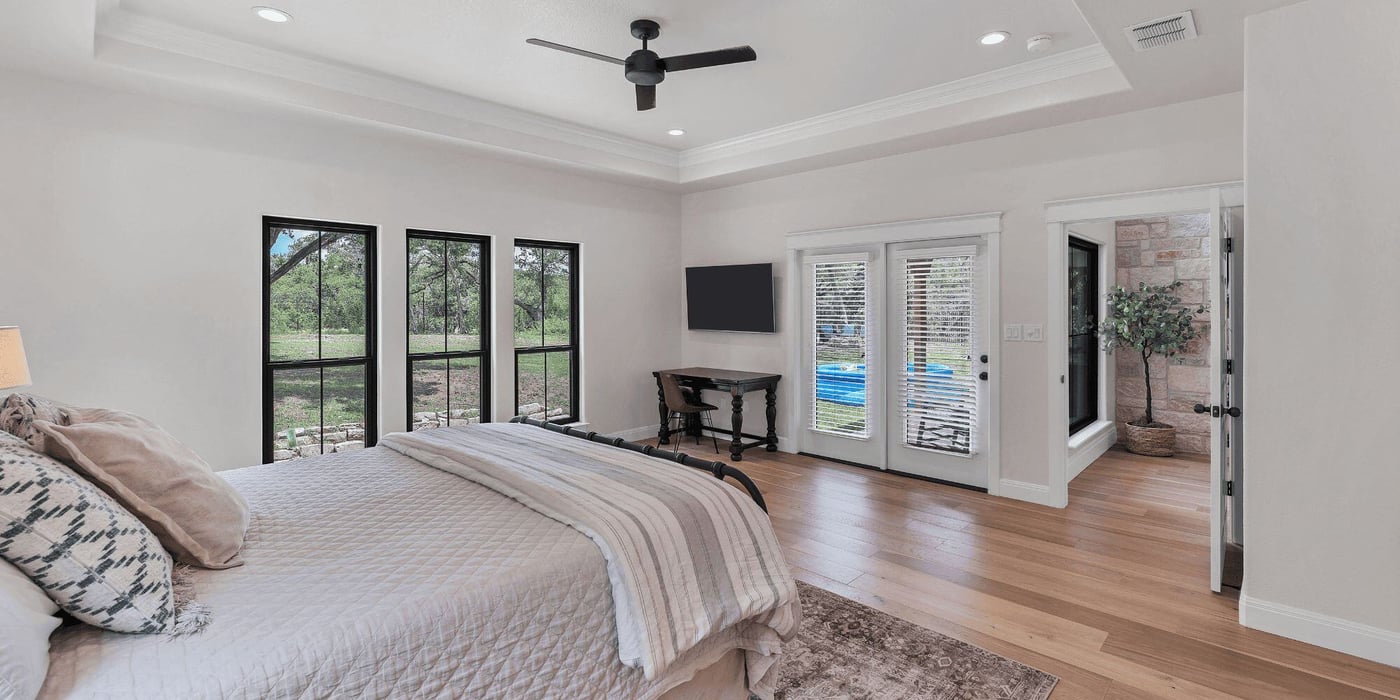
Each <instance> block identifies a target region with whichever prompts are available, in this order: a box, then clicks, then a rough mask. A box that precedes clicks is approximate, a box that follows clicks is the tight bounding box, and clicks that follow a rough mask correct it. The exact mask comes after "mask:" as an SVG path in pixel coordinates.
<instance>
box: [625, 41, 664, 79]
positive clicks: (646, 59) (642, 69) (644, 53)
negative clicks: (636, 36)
mask: <svg viewBox="0 0 1400 700" xmlns="http://www.w3.org/2000/svg"><path fill="white" fill-rule="evenodd" d="M623 70H624V71H625V73H626V75H627V80H629V81H631V82H633V83H636V84H637V85H655V84H657V83H659V82H661V81H663V80H665V79H666V71H665V70H664V69H662V67H661V57H660V56H657V55H656V52H655V51H649V50H647V49H638V50H636V51H633V52H632V55H631V56H628V57H627V61H626V63H624V64H623Z"/></svg>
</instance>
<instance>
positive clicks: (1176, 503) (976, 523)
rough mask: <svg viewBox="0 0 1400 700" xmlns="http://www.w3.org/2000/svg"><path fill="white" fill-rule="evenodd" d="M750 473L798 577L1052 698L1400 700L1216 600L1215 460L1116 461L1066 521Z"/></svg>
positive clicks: (1090, 475) (1389, 676) (1025, 509)
mask: <svg viewBox="0 0 1400 700" xmlns="http://www.w3.org/2000/svg"><path fill="white" fill-rule="evenodd" d="M709 447H710V445H709V441H708V440H707V441H706V442H705V443H704V444H703V445H702V446H701V447H700V448H699V449H697V448H696V447H695V446H694V444H691V445H687V446H684V447H683V449H685V450H686V451H689V452H693V453H694V454H695V455H696V456H703V457H705V458H707V459H713V458H714V453H713V452H712V451H710V449H709ZM737 466H739V467H740V468H742V469H743V470H744V471H745V472H747V473H748V474H749V476H751V477H752V478H753V479H754V481H755V482H757V483H758V486H759V488H760V489H762V491H763V494H764V497H765V498H766V499H767V501H768V505H769V511H770V515H771V516H772V520H773V524H774V527H775V528H776V530H777V533H778V537H779V539H780V540H781V541H782V544H783V547H784V551H785V553H786V555H787V558H788V563H789V564H791V565H792V567H793V570H794V572H795V574H796V576H797V577H798V578H800V579H802V580H804V581H806V582H808V583H811V584H813V585H816V586H821V587H823V588H826V589H828V590H831V591H834V592H836V593H838V594H840V595H843V596H846V597H848V598H851V599H853V600H857V601H860V602H862V603H865V604H867V605H870V606H872V607H875V608H878V609H880V610H884V611H885V612H888V613H890V614H893V615H896V616H898V617H902V618H904V619H906V620H910V621H912V622H915V623H917V624H920V625H923V626H925V627H928V628H930V629H933V630H937V631H939V632H942V633H944V634H947V635H949V636H952V637H956V638H959V639H962V640H964V641H967V642H970V643H972V644H976V645H978V646H981V647H983V648H985V649H988V650H991V651H994V652H996V653H998V654H1002V655H1004V656H1007V657H1010V658H1013V659H1016V660H1018V661H1021V662H1023V663H1026V664H1028V665H1031V666H1034V667H1036V668H1040V669H1042V670H1044V671H1047V672H1049V673H1053V674H1055V675H1057V676H1059V677H1060V684H1059V686H1058V687H1057V688H1056V689H1055V692H1054V694H1053V695H1052V696H1051V698H1052V700H1080V699H1093V700H1099V699H1112V700H1120V699H1123V698H1229V697H1242V698H1269V699H1271V700H1272V699H1277V698H1377V697H1390V698H1400V669H1395V668H1391V667H1388V666H1382V665H1380V664H1374V663H1370V662H1366V661H1362V660H1359V659H1355V658H1352V657H1349V656H1345V655H1342V654H1338V653H1335V652H1331V651H1327V650H1324V649H1321V648H1318V647H1313V646H1309V645H1306V644H1302V643H1299V642H1294V641H1291V640H1288V639H1284V638H1282V637H1276V636H1273V635H1269V634H1264V633H1261V632H1256V631H1253V630H1248V629H1246V628H1244V627H1241V626H1240V625H1239V624H1238V622H1237V614H1236V599H1235V596H1234V595H1232V594H1227V595H1217V594H1213V593H1211V592H1210V590H1209V580H1208V576H1209V562H1208V558H1209V542H1208V541H1207V528H1208V517H1209V516H1208V508H1207V505H1206V503H1207V501H1206V494H1207V489H1206V480H1207V474H1208V469H1209V465H1207V464H1206V463H1204V462H1201V461H1198V460H1185V459H1157V458H1149V457H1138V456H1135V455H1130V454H1128V453H1126V452H1121V451H1116V450H1115V451H1112V452H1109V453H1108V454H1106V455H1104V457H1102V458H1101V459H1099V460H1098V461H1097V462H1095V463H1094V464H1093V465H1091V466H1090V467H1089V468H1088V469H1086V470H1085V471H1084V473H1083V474H1081V475H1080V476H1079V478H1077V479H1075V480H1074V481H1073V482H1072V483H1071V485H1070V505H1069V507H1068V508H1066V509H1064V510H1059V509H1054V508H1045V507H1042V506H1037V505H1032V504H1029V503H1023V502H1020V501H1014V500H1010V499H1001V498H994V497H991V496H987V495H985V494H980V493H976V492H972V491H967V490H964V489H958V488H954V487H949V486H942V485H938V484H932V483H928V482H924V481H919V480H915V479H908V478H904V477H899V476H894V475H890V474H884V473H881V472H876V471H872V470H867V469H860V468H857V467H849V466H844V465H840V464H835V463H832V462H827V461H825V460H819V459H813V458H809V457H803V456H798V455H790V454H784V453H774V454H768V453H764V452H761V451H758V450H750V451H749V452H747V453H745V455H744V461H743V462H742V463H740V464H738V465H737Z"/></svg>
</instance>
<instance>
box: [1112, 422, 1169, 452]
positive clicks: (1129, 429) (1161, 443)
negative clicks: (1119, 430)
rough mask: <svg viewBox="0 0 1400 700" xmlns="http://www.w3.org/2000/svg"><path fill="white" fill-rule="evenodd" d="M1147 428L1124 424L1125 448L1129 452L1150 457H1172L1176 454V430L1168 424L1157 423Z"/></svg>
mask: <svg viewBox="0 0 1400 700" xmlns="http://www.w3.org/2000/svg"><path fill="white" fill-rule="evenodd" d="M1153 425H1154V427H1151V428H1145V427H1143V426H1140V425H1133V424H1132V423H1124V424H1123V430H1124V446H1125V447H1127V448H1128V451H1129V452H1132V453H1133V454H1139V455H1147V456H1149V457H1170V456H1172V455H1174V454H1176V428H1174V427H1172V426H1170V425H1167V424H1166V423H1155V424H1153Z"/></svg>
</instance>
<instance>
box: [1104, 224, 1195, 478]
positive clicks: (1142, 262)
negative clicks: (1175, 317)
mask: <svg viewBox="0 0 1400 700" xmlns="http://www.w3.org/2000/svg"><path fill="white" fill-rule="evenodd" d="M1209 255H1210V219H1209V216H1208V215H1207V214H1204V213H1201V214H1182V215H1178V216H1170V217H1160V218H1155V219H1128V220H1124V221H1119V222H1118V224H1117V256H1118V265H1117V267H1118V284H1120V285H1122V286H1124V287H1127V288H1129V289H1136V288H1137V286H1138V284H1139V283H1142V282H1146V283H1147V284H1158V285H1164V284H1171V283H1172V282H1181V287H1180V288H1178V289H1177V296H1180V297H1181V301H1182V302H1183V303H1185V304H1200V303H1202V301H1203V300H1204V299H1205V296H1206V282H1207V280H1208V279H1209V277H1210V258H1209ZM1204 318H1205V317H1204V316H1202V319H1204ZM1196 328H1197V330H1198V331H1199V332H1200V337H1198V338H1197V339H1195V340H1193V341H1191V344H1190V345H1189V346H1188V347H1187V348H1186V350H1184V351H1182V352H1181V353H1178V354H1177V355H1176V356H1175V357H1172V358H1170V359H1169V358H1166V357H1154V358H1152V359H1151V360H1149V361H1148V365H1149V367H1148V369H1149V371H1150V372H1151V373H1152V412H1153V418H1154V419H1155V420H1157V421H1158V422H1161V423H1167V424H1169V425H1173V426H1176V449H1177V450H1178V451H1180V452H1190V453H1196V454H1206V453H1209V452H1210V422H1209V419H1208V418H1207V417H1206V416H1204V415H1198V414H1196V413H1195V412H1193V411H1192V410H1191V407H1192V406H1194V405H1196V404H1197V403H1209V401H1208V399H1209V398H1210V336H1209V334H1210V324H1209V323H1207V322H1205V321H1204V320H1203V321H1202V322H1200V323H1197V324H1196ZM1113 354H1114V356H1115V358H1116V359H1115V362H1116V364H1117V367H1118V377H1117V381H1116V385H1115V393H1116V396H1117V399H1118V409H1117V412H1118V416H1117V418H1118V420H1120V421H1130V420H1137V419H1139V418H1141V417H1142V414H1143V409H1144V408H1146V406H1147V391H1146V387H1145V386H1144V384H1143V381H1142V357H1141V356H1140V355H1138V354H1137V353H1135V352H1132V351H1124V350H1119V351H1117V352H1115V353H1113ZM1121 434H1122V433H1121V432H1120V435H1121Z"/></svg>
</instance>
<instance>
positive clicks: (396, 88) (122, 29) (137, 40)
mask: <svg viewBox="0 0 1400 700" xmlns="http://www.w3.org/2000/svg"><path fill="white" fill-rule="evenodd" d="M96 33H97V36H98V37H99V38H103V39H107V40H113V41H119V42H123V43H126V44H130V45H134V46H139V47H144V48H147V49H152V50H155V51H160V52H165V53H169V54H175V55H178V56H184V57H188V58H193V59H198V60H201V61H205V62H208V63H212V64H217V65H222V66H228V67H232V68H237V69H241V70H244V71H249V72H251V73H255V74H261V75H266V76H271V77H275V78H277V79H280V80H291V81H295V82H301V83H307V84H310V85H314V86H317V87H321V88H327V89H331V90H335V91H339V92H343V93H346V94H350V95H355V96H358V97H363V98H369V99H374V100H379V101H383V102H388V103H393V104H399V105H403V106H404V107H408V108H412V109H414V110H421V111H425V112H430V113H433V114H437V115H442V116H447V117H451V118H455V119H460V120H463V121H467V122H471V123H473V124H479V125H483V126H487V127H491V128H493V129H501V130H504V131H509V132H514V133H517V134H522V135H525V136H530V137H535V138H537V139H543V140H547V141H555V142H559V143H562V144H565V145H568V146H572V147H575V148H582V149H586V150H592V151H597V152H600V153H602V154H606V155H608V156H612V157H620V158H624V159H630V160H635V161H639V162H641V163H644V164H647V165H650V166H662V167H663V168H669V169H675V168H676V167H677V165H678V152H677V151H675V150H673V149H668V148H664V147H661V146H653V145H651V144H647V143H644V142H641V141H638V140H635V139H629V138H626V137H623V136H618V135H616V134H612V133H609V132H605V131H602V130H598V129H591V128H588V127H585V126H581V125H578V124H575V123H572V122H568V121H564V120H561V119H554V118H551V117H546V116H543V115H539V114H535V113H533V112H527V111H524V110H519V109H515V108H512V107H507V106H505V105H501V104H497V103H494V102H488V101H486V100H481V99H478V98H474V97H470V96H467V95H462V94H460V93H455V92H451V91H448V90H443V89H440V88H435V87H431V86H428V85H423V84H421V83H416V82H413V81H411V80H407V79H404V78H399V77H395V76H391V75H386V74H383V73H377V72H374V71H369V70H364V69H359V68H352V67H350V66H345V65H342V64H339V63H335V62H331V61H325V60H321V59H315V58H310V57H307V56H302V55H298V54H294V53H291V52H287V51H280V50H277V49H269V48H266V47H262V46H257V45H254V44H249V43H247V42H243V41H239V40H236V39H230V38H226V37H221V36H217V35H214V34H211V33H208V32H202V31H199V30H195V29H191V28H188V27H185V26H182V25H178V24H174V23H171V22H166V21H164V20H160V19H155V18H152V17H149V16H145V15H140V14H137V13H133V12H130V11H126V10H122V9H119V8H117V9H112V10H109V11H107V12H104V13H103V14H102V15H101V16H100V17H99V19H98V23H97V28H96ZM98 58H99V59H101V58H103V55H102V52H101V51H98ZM167 77H173V78H176V79H179V78H180V76H179V75H178V74H173V75H168V76H167ZM484 145H495V144H484ZM671 179H673V180H674V178H671Z"/></svg>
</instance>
